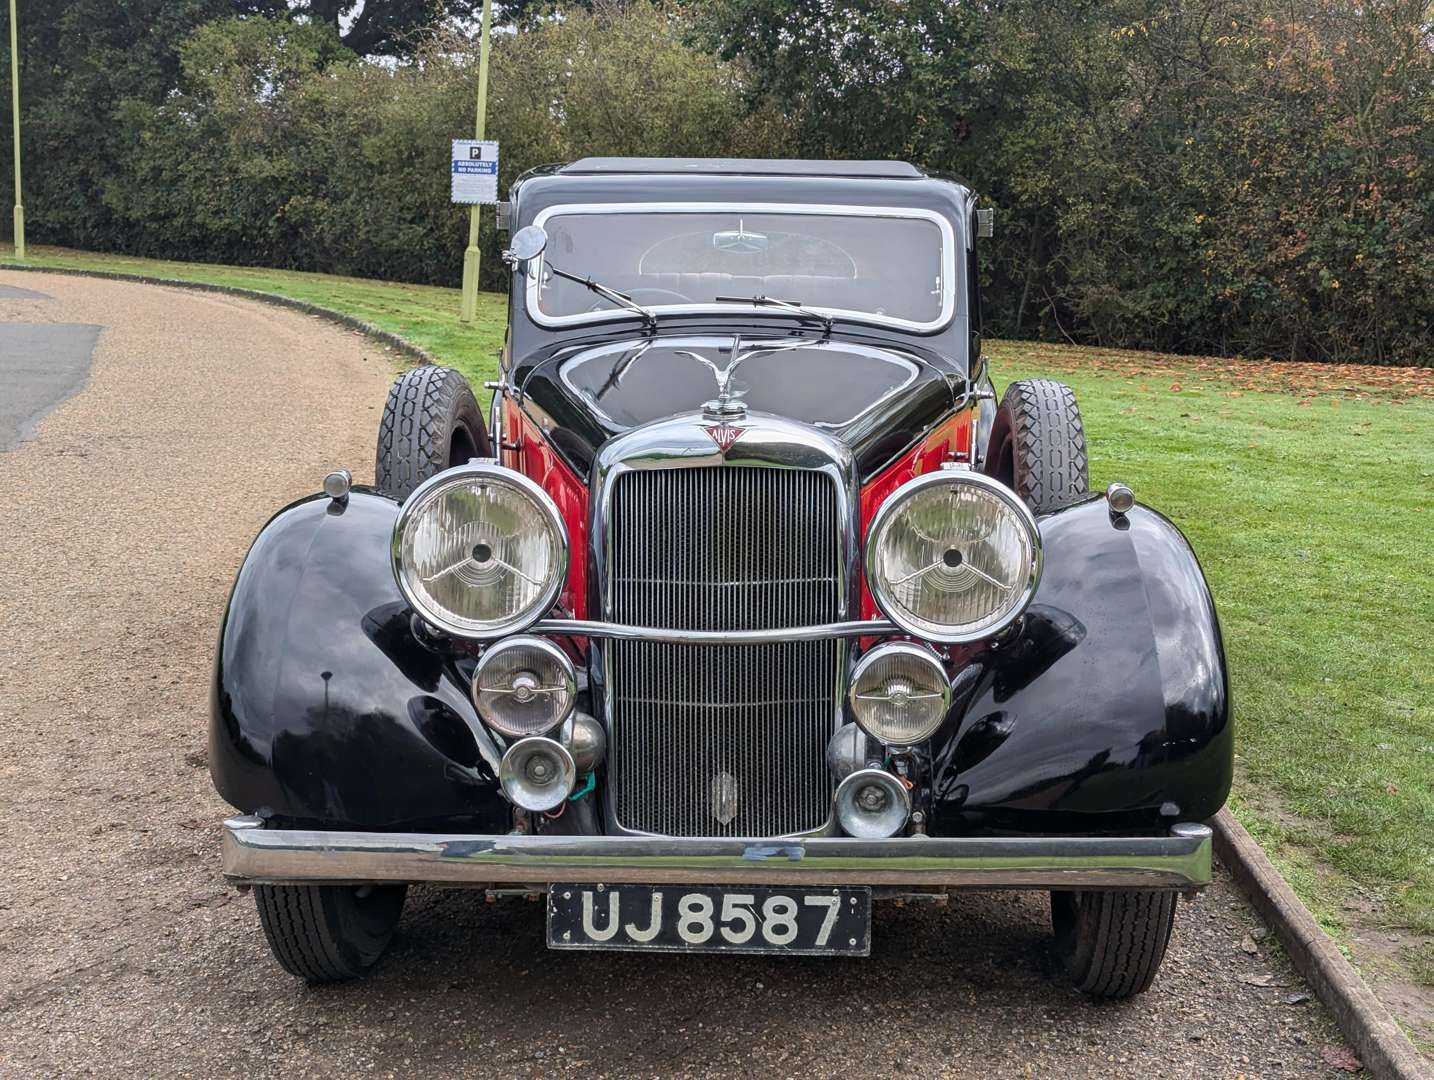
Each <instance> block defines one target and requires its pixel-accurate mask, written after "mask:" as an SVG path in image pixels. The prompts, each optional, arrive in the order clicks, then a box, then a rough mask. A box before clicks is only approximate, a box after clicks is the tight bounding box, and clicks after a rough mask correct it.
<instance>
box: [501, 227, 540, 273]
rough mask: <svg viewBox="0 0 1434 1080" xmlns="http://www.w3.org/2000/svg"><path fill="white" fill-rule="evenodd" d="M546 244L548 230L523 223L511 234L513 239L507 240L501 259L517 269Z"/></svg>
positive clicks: (538, 252) (532, 258) (537, 254)
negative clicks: (506, 247) (523, 224)
mask: <svg viewBox="0 0 1434 1080" xmlns="http://www.w3.org/2000/svg"><path fill="white" fill-rule="evenodd" d="M547 246H548V232H547V230H546V229H544V228H543V227H542V226H541V225H525V226H523V227H522V228H521V229H519V230H518V231H517V232H515V233H514V234H513V239H512V240H510V241H509V242H508V249H507V250H506V251H504V252H503V261H504V262H505V263H507V264H508V265H509V266H511V267H512V268H513V269H515V270H516V269H517V268H518V267H519V266H520V265H521V266H526V265H527V264H528V263H530V262H532V261H533V260H534V259H536V258H537V257H538V256H539V255H541V254H542V253H543V252H544V250H546V249H547Z"/></svg>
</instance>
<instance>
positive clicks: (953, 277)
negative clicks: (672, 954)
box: [209, 159, 1232, 997]
mask: <svg viewBox="0 0 1434 1080" xmlns="http://www.w3.org/2000/svg"><path fill="white" fill-rule="evenodd" d="M505 209H506V212H507V215H508V220H509V225H510V228H511V230H512V231H511V239H510V250H509V251H508V252H507V253H506V258H507V260H508V262H509V264H510V266H511V268H512V293H511V299H510V307H509V327H508V335H507V341H506V344H505V346H504V348H503V351H502V356H501V375H500V378H499V380H498V382H497V383H496V384H495V385H494V386H493V389H494V395H493V406H492V413H491V418H490V422H489V423H486V424H485V422H484V420H483V417H482V415H481V413H480V412H479V409H478V405H477V402H476V400H475V397H474V394H473V391H472V389H471V388H470V387H469V386H468V384H467V383H466V382H465V380H464V379H463V378H462V377H461V376H460V375H458V374H457V373H456V372H454V371H451V370H448V369H445V368H442V367H435V366H424V367H419V368H415V369H412V370H409V371H407V372H406V373H405V374H403V375H402V376H401V377H400V378H399V379H398V381H397V382H396V383H395V384H394V386H393V390H392V393H391V394H390V396H389V399H388V403H387V407H386V408H385V410H384V414H383V420H382V424H381V427H380V431H379V438H378V454H377V462H376V468H377V483H376V486H375V487H374V488H372V489H368V488H360V487H355V486H351V483H350V477H349V475H348V474H347V473H345V472H337V473H334V474H332V475H330V476H329V477H328V478H326V479H325V481H324V492H323V493H322V494H315V495H314V496H312V497H310V498H307V499H303V500H301V501H299V502H297V503H295V504H293V505H292V506H289V507H287V508H285V509H284V510H282V511H280V512H279V513H278V514H277V515H276V516H275V517H274V518H273V519H272V520H271V521H270V522H269V523H268V525H266V526H265V528H264V529H263V531H262V532H261V533H260V534H259V537H258V539H257V540H255V542H254V545H253V547H252V549H251V550H250V552H249V554H248V556H247V558H246V559H245V561H244V564H243V567H242V569H241V570H240V571H239V576H238V580H237V581H236V583H235V586H234V591H233V595H232V597H231V599H230V602H229V607H228V612H227V615H226V616H225V621H224V626H223V632H222V640H221V642H220V646H219V652H218V660H217V664H216V668H215V678H214V688H213V714H212V725H211V733H210V735H211V745H210V758H209V760H210V768H211V770H212V773H213V777H214V782H215V784H216V786H217V787H218V790H219V792H220V793H221V794H222V795H223V796H224V798H225V799H226V800H228V801H229V802H230V803H232V804H233V805H234V806H235V807H236V808H237V809H238V810H239V811H241V813H242V816H238V817H234V818H231V819H230V820H229V821H227V822H226V823H225V827H224V836H223V843H224V870H225V873H226V874H227V875H229V876H230V877H231V878H232V879H233V880H235V881H236V882H238V883H240V884H246V885H252V886H253V891H254V894H255V897H256V899H257V903H258V909H259V916H260V921H261V923H262V926H263V929H264V932H265V934H266V935H267V937H268V940H269V944H270V946H271V947H272V950H273V952H274V955H275V957H276V958H277V959H278V961H279V963H280V964H282V965H283V966H284V967H285V968H287V969H288V970H289V971H290V972H292V973H293V974H295V975H297V976H301V977H303V978H305V979H309V980H311V981H323V980H332V979H341V978H347V977H352V976H355V975H358V974H360V973H361V972H363V971H364V970H366V969H367V968H369V967H370V966H371V965H372V964H374V962H375V961H376V960H377V959H378V957H379V955H380V954H381V953H382V952H383V950H384V948H385V946H386V945H387V944H388V942H389V940H390V938H391V937H392V935H393V932H394V929H395V926H396V924H397V922H398V919H399V913H400V909H401V908H402V906H403V901H404V896H405V891H406V889H407V888H408V886H409V885H410V884H415V883H426V884H435V885H442V886H475V887H479V888H483V889H487V890H491V891H492V892H493V893H495V894H506V893H513V892H517V893H543V894H545V895H546V897H547V901H546V903H547V920H548V922H547V926H548V931H547V932H548V944H549V945H550V946H551V947H553V948H574V949H584V948H589V949H595V948H601V949H652V950H676V951H704V950H727V951H735V952H772V953H791V954H837V955H840V954H858V955H860V954H866V953H867V952H869V950H870V948H871V933H870V926H871V905H872V901H873V900H881V899H884V898H890V897H900V896H906V895H920V896H929V895H931V894H943V893H946V892H948V891H951V890H957V889H962V888H981V889H987V888H1017V889H1038V890H1049V892H1050V895H1051V921H1052V925H1053V928H1054V932H1055V935H1054V936H1055V947H1056V949H1057V950H1058V952H1059V953H1060V954H1061V956H1063V958H1064V960H1065V963H1066V966H1067V967H1068V969H1069V971H1070V973H1071V975H1072V977H1073V978H1074V980H1075V982H1076V984H1077V985H1078V986H1079V987H1080V988H1081V989H1083V990H1085V991H1087V992H1089V993H1092V994H1096V995H1104V996H1111V997H1121V996H1127V995H1131V994H1135V993H1139V992H1140V991H1142V990H1144V989H1145V988H1146V987H1147V986H1149V985H1150V982H1151V980H1152V979H1153V977H1154V976H1155V973H1156V970H1157V969H1158V967H1159V965H1160V962H1161V959H1162V956H1163V954H1164V951H1165V947H1166V942H1167V941H1168V939H1169V935H1170V932H1171V927H1172V925H1173V922H1174V919H1175V910H1176V901H1177V898H1178V897H1179V895H1181V894H1182V893H1185V894H1189V893H1191V892H1193V891H1195V890H1198V889H1200V888H1201V887H1202V886H1204V885H1205V884H1206V883H1208V881H1209V880H1210V849H1211V834H1210V830H1209V829H1208V828H1207V827H1206V826H1205V825H1204V824H1202V822H1204V821H1205V820H1206V819H1208V818H1209V817H1210V816H1211V815H1213V814H1214V813H1215V812H1216V811H1217V810H1218V809H1219V808H1220V806H1221V805H1222V804H1223V802H1224V800H1225V797H1226V794H1227V792H1228V789H1229V785H1230V778H1231V765H1232V729H1231V720H1230V699H1229V689H1228V685H1227V679H1226V668H1225V659H1224V653H1223V647H1222V644H1221V639H1220V630H1219V625H1218V622H1217V620H1216V615H1215V608H1214V604H1213V602H1212V600H1211V597H1210V593H1209V590H1208V588H1207V586H1206V583H1205V580H1204V577H1203V576H1202V574H1201V571H1200V568H1199V566H1198V564H1197V562H1196V560H1195V556H1194V554H1193V553H1192V552H1191V549H1190V547H1189V545H1188V544H1187V543H1186V541H1185V539H1184V538H1183V537H1182V536H1181V534H1180V532H1179V531H1177V529H1176V528H1175V526H1173V525H1172V524H1171V523H1170V522H1169V521H1168V520H1166V519H1165V518H1164V517H1162V516H1161V515H1160V514H1159V513H1157V512H1156V511H1154V510H1152V509H1148V508H1147V507H1145V506H1143V505H1141V504H1139V503H1136V502H1135V501H1134V498H1133V495H1132V493H1131V491H1130V489H1129V488H1127V487H1124V486H1123V485H1119V484H1116V485H1112V486H1111V487H1110V488H1109V489H1108V490H1106V491H1104V492H1099V493H1092V492H1090V491H1088V490H1087V488H1088V482H1087V466H1086V446H1085V436H1084V432H1083V430H1082V426H1081V418H1080V413H1079V411H1078V409H1077V407H1076V402H1075V400H1074V398H1073V396H1072V394H1071V392H1070V390H1069V389H1068V388H1067V387H1065V386H1063V385H1061V384H1059V383H1054V382H1048V381H1043V380H1033V381H1020V382H1015V383H1012V384H1011V385H1010V386H1008V387H1006V389H1005V393H1004V395H1003V396H1002V397H1001V398H1000V399H999V402H998V399H997V397H996V395H995V392H994V389H993V385H992V382H991V380H990V378H989V376H988V374H987V372H986V367H985V363H984V361H983V359H982V352H981V317H980V290H979V287H978V284H977V282H978V275H977V273H976V267H977V244H978V237H979V236H980V235H981V234H982V232H983V226H985V225H986V224H987V219H986V216H985V212H984V211H980V210H977V208H976V200H975V197H974V196H973V193H972V192H971V191H970V190H969V189H968V188H967V187H965V186H964V185H962V184H961V183H959V182H957V181H955V180H952V179H949V178H946V177H942V176H936V175H932V174H929V173H925V172H923V171H921V170H919V169H917V168H914V167H912V166H910V165H906V164H901V163H896V162H884V161H879V162H801V161H739V160H634V159H589V160H583V161H578V162H575V163H572V164H568V165H564V166H559V167H550V168H543V169H538V170H535V171H533V172H530V173H528V174H526V175H525V176H523V177H522V178H521V179H520V180H518V181H517V182H516V183H515V184H514V186H513V188H512V191H511V202H510V203H509V204H507V206H506V208H505Z"/></svg>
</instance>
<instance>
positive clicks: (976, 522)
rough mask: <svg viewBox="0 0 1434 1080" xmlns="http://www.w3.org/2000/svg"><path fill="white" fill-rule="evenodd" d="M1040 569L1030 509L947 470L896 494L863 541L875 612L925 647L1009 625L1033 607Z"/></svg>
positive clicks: (975, 478) (992, 486) (974, 476)
mask: <svg viewBox="0 0 1434 1080" xmlns="http://www.w3.org/2000/svg"><path fill="white" fill-rule="evenodd" d="M1040 572H1041V542H1040V533H1039V532H1038V531H1037V529H1036V519H1035V517H1034V516H1032V514H1031V512H1030V510H1029V509H1027V507H1026V504H1025V503H1023V502H1021V500H1020V498H1019V497H1018V496H1017V495H1016V493H1015V492H1014V491H1012V490H1011V489H1010V488H1008V487H1006V486H1005V485H1004V484H1002V483H1000V482H999V481H997V480H993V479H991V478H990V477H989V476H985V475H983V474H981V473H975V472H970V471H966V470H956V469H942V470H939V471H937V472H932V473H927V474H925V475H924V476H918V477H917V478H916V479H915V480H911V481H909V482H908V483H906V484H904V485H903V486H902V487H900V488H898V489H897V490H896V491H894V492H893V493H892V494H891V495H890V497H888V498H887V500H886V501H885V502H884V503H882V504H881V508H880V509H879V510H878V511H877V512H876V517H875V519H874V520H873V521H872V523H871V531H870V532H869V533H868V535H867V539H866V574H867V583H868V585H869V586H870V587H871V593H872V596H873V597H875V599H876V603H877V606H878V607H880V608H881V610H882V613H883V614H884V615H885V616H886V617H887V618H888V619H890V620H891V621H892V622H894V623H896V625H897V626H899V627H901V628H902V629H903V630H905V631H906V632H907V633H909V634H913V635H915V636H917V637H920V638H924V639H926V640H928V641H941V642H966V641H976V640H978V639H980V638H983V637H989V636H990V635H991V634H994V633H996V632H997V631H998V630H1001V629H1003V628H1005V627H1006V626H1008V625H1009V624H1010V623H1011V622H1012V620H1014V619H1015V618H1016V617H1017V616H1018V615H1020V614H1021V612H1022V611H1024V610H1025V609H1026V605H1027V604H1029V603H1030V601H1031V596H1032V595H1033V594H1034V593H1035V591H1036V583H1037V581H1038V580H1039V579H1040Z"/></svg>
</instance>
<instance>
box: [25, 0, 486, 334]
mask: <svg viewBox="0 0 1434 1080" xmlns="http://www.w3.org/2000/svg"><path fill="white" fill-rule="evenodd" d="M10 3H11V4H14V3H15V0H10ZM492 20H493V0H483V31H482V37H481V38H480V39H479V42H478V122H477V124H476V125H475V134H474V136H473V137H474V138H476V139H481V138H483V132H484V128H485V127H486V126H487V115H488V24H489V23H490V22H492ZM16 160H17V161H18V160H19V159H18V158H17V159H16ZM481 209H482V207H481V206H480V205H479V204H478V203H474V204H473V205H472V206H470V207H469V208H468V247H467V249H466V250H464V252H463V303H462V307H461V308H460V313H459V318H461V319H462V320H463V321H464V322H466V323H471V322H472V321H473V316H474V315H475V314H476V313H477V311H478V257H479V251H478V221H479V217H478V212H479V210H481Z"/></svg>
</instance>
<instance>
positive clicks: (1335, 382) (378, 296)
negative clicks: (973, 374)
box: [31, 249, 1434, 981]
mask: <svg viewBox="0 0 1434 1080" xmlns="http://www.w3.org/2000/svg"><path fill="white" fill-rule="evenodd" d="M31 262H32V263H34V264H38V265H53V266H68V267H77V268H89V269H103V270H111V271H128V272H133V273H143V274H150V275H156V276H163V277H173V278H177V279H181V280H190V281H206V282H217V283H220V284H229V285H239V286H243V287H245V288H251V289H258V290H260V291H264V292H273V293H279V294H282V295H284V296H290V297H294V298H297V299H301V300H306V301H309V302H312V303H316V304H322V305H326V306H329V307H332V308H336V309H338V310H341V311H344V312H347V313H350V314H353V315H357V316H358V317H360V318H362V319H364V320H366V321H368V322H371V323H373V324H374V325H375V326H379V327H381V328H383V329H387V330H392V331H394V332H396V333H398V334H401V335H403V336H404V337H406V338H408V339H409V340H411V341H413V342H414V343H415V344H418V345H420V346H422V347H423V348H425V349H427V350H428V351H429V352H431V353H432V354H433V355H435V356H436V357H438V358H440V359H441V360H443V361H444V362H446V363H450V364H452V365H453V366H455V367H457V368H459V369H460V370H462V371H463V372H464V373H465V374H467V375H468V376H469V377H470V378H471V379H473V380H475V381H477V380H481V379H484V378H490V377H492V375H493V372H494V354H495V353H496V350H497V349H498V347H499V345H500V344H501V341H502V336H503V320H504V300H503V298H502V297H500V296H496V295H485V296H483V297H482V300H481V304H480V316H479V320H478V321H477V322H476V323H475V324H474V326H473V327H471V328H468V327H463V326H462V325H461V324H460V323H459V322H458V320H457V311H458V294H457V291H456V290H453V289H441V288H428V287H422V286H411V285H390V284H384V283H380V282H374V281H365V280H357V279H350V278H335V277H327V276H323V275H317V274H300V273H282V272H275V271H266V270H247V269H240V268H233V267H210V266H202V265H196V264H186V263H163V262H155V261H151V260H139V259H124V258H119V257H113V256H96V255H85V254H81V253H76V252H67V251H58V250H47V249H40V250H39V251H37V252H36V253H35V257H34V258H33V259H32V260H31ZM990 356H991V367H992V372H993V374H994V376H995V378H996V381H997V384H998V385H1002V384H1004V383H1005V382H1007V381H1009V380H1011V379H1014V378H1020V377H1025V376H1050V377H1054V378H1059V379H1062V380H1064V381H1066V382H1068V383H1070V384H1071V385H1072V386H1073V387H1074V388H1075V391H1076V394H1077V396H1078V397H1079V400H1080V403H1081V408H1082V410H1083V412H1084V414H1085V422H1086V430H1087V432H1088V435H1089V438H1090V449H1091V481H1092V485H1093V486H1096V487H1104V486H1105V485H1106V484H1107V483H1109V482H1110V481H1112V480H1116V479H1119V480H1122V481H1124V482H1126V483H1128V484H1130V485H1131V486H1132V487H1133V488H1134V489H1135V492H1136V495H1137V497H1139V498H1140V499H1141V500H1142V501H1144V502H1148V503H1149V504H1150V505H1152V506H1155V507H1157V508H1159V509H1161V510H1163V511H1164V512H1165V513H1166V514H1168V515H1169V516H1170V517H1171V518H1173V519H1174V520H1175V521H1176V522H1177V523H1178V524H1179V525H1180V526H1181V527H1182V528H1183V529H1184V530H1185V532H1186V533H1187V535H1188V536H1189V537H1190V539H1191V541H1192V542H1193V544H1194V546H1195V549H1196V551H1197V552H1198V553H1199V556H1200V559H1201V562H1202V563H1203V565H1204V567H1205V570H1206V573H1207V575H1208V576H1209V579H1210V582H1211V585H1212V587H1213V589H1214V592H1215V597H1216V600H1217V603H1218V605H1219V609H1220V616H1221V620H1222V623H1223V626H1224V630H1225V636H1226V647H1227V651H1228V654H1229V658H1230V664H1231V668H1232V673H1233V683H1234V695H1235V706H1236V718H1237V725H1238V734H1237V746H1238V749H1237V753H1238V758H1239V761H1238V774H1239V775H1238V780H1237V789H1236V794H1235V797H1234V806H1235V808H1236V811H1237V813H1238V814H1239V816H1240V817H1241V819H1242V820H1243V821H1244V822H1245V824H1246V825H1247V826H1248V827H1249V828H1250V829H1251V830H1252V831H1253V832H1254V833H1255V835H1256V836H1258V837H1259V838H1260V840H1261V841H1262V842H1263V843H1264V844H1265V845H1266V846H1267V847H1268V848H1269V849H1270V850H1271V853H1272V855H1273V856H1274V858H1275V859H1276V861H1277V862H1278V863H1279V865H1280V867H1281V869H1282V870H1283V871H1284V873H1285V874H1286V876H1287V877H1288V878H1289V879H1290V880H1291V881H1292V883H1293V884H1294V885H1295V887H1296V889H1297V890H1298V891H1299V892H1300V893H1301V894H1302V896H1303V897H1304V899H1305V900H1306V902H1307V903H1309V904H1310V906H1311V907H1312V908H1313V909H1314V911H1315V912H1316V914H1317V915H1318V916H1319V918H1320V919H1321V920H1322V921H1323V922H1324V923H1325V924H1326V926H1327V927H1328V928H1330V929H1331V930H1334V931H1336V932H1338V931H1339V930H1340V929H1341V927H1342V924H1343V923H1344V921H1345V920H1346V919H1347V918H1349V917H1350V916H1349V915H1348V913H1347V911H1346V907H1347V906H1348V905H1347V904H1346V901H1349V900H1350V899H1351V898H1352V897H1357V898H1358V899H1359V901H1360V903H1359V905H1358V906H1361V907H1363V908H1365V909H1367V908H1368V907H1369V906H1370V905H1371V904H1372V905H1373V908H1374V912H1373V914H1372V915H1371V914H1370V913H1369V912H1368V911H1366V912H1365V913H1364V914H1363V915H1362V916H1361V918H1364V919H1366V920H1368V919H1371V918H1372V919H1375V920H1382V921H1385V922H1387V923H1388V924H1389V925H1392V926H1399V927H1407V928H1409V929H1411V930H1415V931H1417V932H1418V933H1419V934H1421V935H1434V656H1431V648H1430V646H1431V642H1434V587H1431V567H1434V373H1429V374H1427V375H1424V374H1418V375H1411V374H1408V373H1400V372H1393V373H1391V372H1389V371H1387V370H1385V371H1376V370H1369V369H1364V370H1359V369H1355V370H1353V371H1351V369H1337V370H1331V371H1330V373H1329V375H1327V376H1326V375H1323V374H1316V375H1314V376H1312V377H1311V378H1309V379H1307V380H1303V381H1301V379H1302V377H1298V376H1297V377H1291V375H1290V373H1291V372H1296V373H1298V372H1299V371H1301V370H1305V369H1304V368H1300V367H1294V366H1282V365H1264V366H1260V367H1253V366H1250V365H1243V366H1242V365H1226V364H1223V363H1222V362H1221V361H1209V360H1205V361H1200V360H1189V359H1182V358H1178V357H1157V356H1153V355H1150V354H1117V353H1112V352H1109V351H1102V350H1099V349H1077V348H1062V347H1054V346H1031V345H1026V344H1023V343H1000V342H997V343H993V344H992V345H991V347H990ZM1292 384H1293V389H1292ZM1428 942H1429V939H1428V938H1425V939H1424V944H1423V945H1422V946H1420V945H1416V946H1415V948H1416V949H1421V948H1422V949H1424V950H1426V951H1425V953H1424V955H1423V956H1419V955H1411V956H1409V957H1408V964H1409V968H1410V970H1412V971H1414V972H1416V974H1418V973H1421V972H1422V973H1423V978H1424V980H1425V981H1429V978H1430V972H1431V970H1434V959H1431V957H1434V954H1431V953H1428V952H1427V949H1428Z"/></svg>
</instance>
